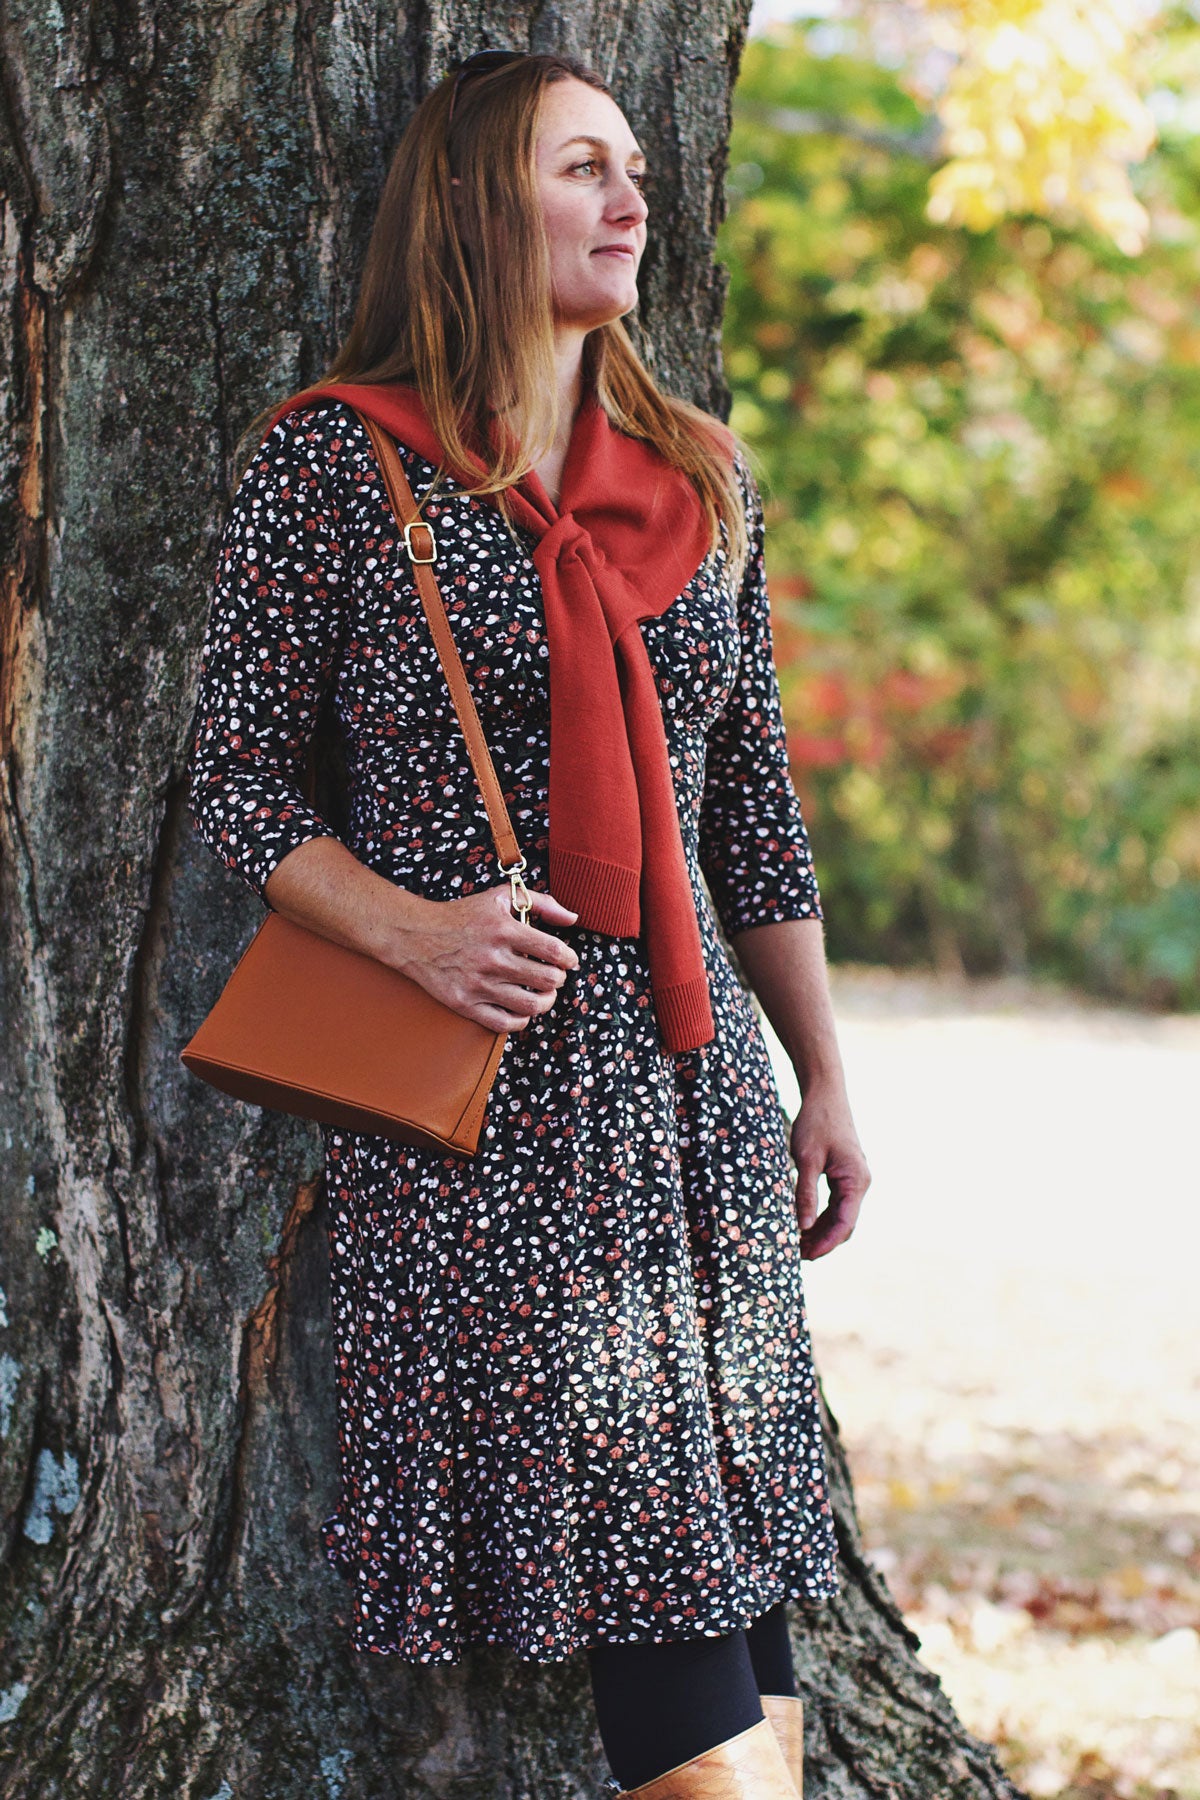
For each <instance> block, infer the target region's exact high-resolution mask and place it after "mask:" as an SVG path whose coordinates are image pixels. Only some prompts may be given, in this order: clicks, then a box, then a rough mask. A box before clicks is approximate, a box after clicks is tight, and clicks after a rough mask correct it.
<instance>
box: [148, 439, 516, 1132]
mask: <svg viewBox="0 0 1200 1800" xmlns="http://www.w3.org/2000/svg"><path fill="white" fill-rule="evenodd" d="M358 417H359V418H360V419H361V420H362V423H363V425H364V426H365V428H366V430H367V433H368V435H369V436H370V439H371V442H372V444H373V445H374V447H375V453H376V455H377V456H378V458H379V464H380V468H381V469H382V471H383V478H384V483H385V486H386V489H387V495H388V499H389V500H390V502H391V506H392V511H393V512H394V513H395V515H396V523H397V525H398V527H399V528H400V531H401V535H402V537H403V540H404V547H405V549H406V550H407V551H408V555H409V559H410V561H411V563H412V566H413V571H414V574H415V576H416V582H417V589H418V592H419V594H420V597H421V604H422V606H423V607H424V609H425V616H426V618H427V619H428V621H429V629H430V631H431V633H432V635H433V641H434V645H435V647H436V649H437V653H438V657H439V660H440V662H441V665H442V668H443V670H444V672H445V675H446V681H447V683H448V685H449V688H450V695H451V699H452V700H453V702H454V710H455V712H456V713H457V714H458V720H459V724H460V725H461V726H462V730H463V735H464V737H465V738H466V741H467V750H468V752H469V754H470V758H471V766H472V768H473V769H474V771H475V778H476V780H477V781H478V783H479V787H480V791H481V793H482V795H483V803H484V806H485V807H486V809H487V816H488V823H489V824H490V826H491V829H492V838H493V842H494V844H495V848H496V857H497V861H498V863H499V865H500V873H501V874H502V875H503V876H505V877H506V878H507V879H508V881H509V882H510V884H511V888H512V909H513V911H514V913H516V914H517V915H518V916H519V917H520V918H522V919H524V920H528V917H529V913H530V910H531V906H530V899H529V894H528V891H527V890H526V887H525V883H524V881H523V879H522V875H523V872H524V869H525V866H526V865H525V858H524V857H523V856H522V855H521V851H520V848H519V846H518V844H517V839H516V835H515V833H514V831H513V828H512V823H511V821H510V819H509V816H508V809H507V807H506V806H505V804H504V796H503V794H502V793H501V791H500V783H499V782H498V781H497V779H496V771H495V769H494V767H493V765H492V759H491V756H490V754H489V752H488V747H487V743H486V740H485V739H484V735H483V728H482V726H481V725H480V723H479V714H478V713H477V711H476V709H475V702H474V700H473V699H472V697H471V690H470V687H469V686H468V684H467V677H466V673H465V671H464V669H463V666H462V661H461V658H460V657H459V654H458V650H457V648H456V646H455V643H454V637H453V634H452V633H451V630H450V622H449V620H448V619H447V617H446V609H445V606H444V605H443V603H442V597H441V594H440V593H439V591H438V585H437V581H436V579H435V577H434V574H433V566H434V564H435V562H436V560H437V544H436V540H435V538H434V534H433V530H432V528H431V527H430V526H429V525H428V524H427V523H426V521H425V520H424V519H422V518H421V517H420V515H419V513H418V511H417V504H416V501H415V499H414V498H413V492H412V489H411V488H410V487H409V484H408V480H407V478H406V476H405V473H404V468H403V465H402V464H401V461H400V457H399V455H398V454H397V451H396V446H395V443H394V442H393V441H392V439H391V438H390V437H389V436H388V434H387V433H386V432H385V431H384V430H382V428H381V427H380V426H378V425H376V424H375V422H374V421H373V420H372V419H367V418H365V417H364V416H363V414H362V413H359V414H358ZM506 1041H507V1034H506V1033H505V1032H502V1031H489V1030H488V1029H487V1027H486V1026H484V1025H477V1024H476V1023H475V1022H474V1020H472V1019H467V1018H464V1017H463V1015H462V1014H461V1013H456V1012H454V1011H452V1010H451V1008H450V1007H448V1006H444V1005H443V1004H442V1003H441V1001H439V1000H435V999H434V997H433V995H432V994H429V993H427V992H426V991H425V989H424V988H423V987H421V986H420V984H419V983H418V982H415V981H413V980H411V979H410V978H409V977H408V976H407V975H402V974H400V973H399V972H398V971H397V970H395V969H390V968H388V967H387V965H386V964H384V963H382V962H379V961H378V960H377V959H376V958H375V957H372V956H367V955H364V954H363V953H361V952H360V951H357V950H348V949H345V948H344V947H343V946H342V945H340V944H335V943H333V942H332V940H331V939H329V938H325V937H321V936H319V935H318V934H317V933H316V932H313V931H309V930H308V929H306V927H304V926H302V925H297V924H296V923H295V922H294V921H293V920H291V919H285V918H284V917H283V916H282V914H280V913H277V912H269V913H268V915H267V917H266V918H265V919H264V920H263V922H262V924H261V925H260V926H259V928H258V930H257V931H256V932H255V934H254V936H253V937H252V938H251V940H250V942H249V944H248V945H247V946H246V949H245V950H244V951H243V953H242V955H241V957H240V958H239V960H238V962H237V964H236V966H235V968H234V970H233V973H232V974H231V975H230V977H229V979H228V981H227V982H226V983H225V986H224V988H223V989H222V991H221V995H220V998H219V999H218V1000H217V1003H216V1005H215V1006H214V1007H213V1009H212V1011H211V1012H210V1013H209V1015H208V1017H207V1018H206V1019H205V1020H204V1023H203V1024H202V1025H201V1026H200V1029H199V1030H198V1031H197V1032H196V1034H195V1036H194V1037H193V1038H192V1039H191V1041H190V1043H188V1045H187V1046H186V1048H185V1049H184V1050H183V1051H182V1053H181V1061H182V1062H183V1063H184V1065H185V1066H186V1067H187V1068H188V1069H190V1070H191V1071H192V1073H193V1074H195V1075H199V1076H200V1077H201V1078H202V1079H203V1080H204V1081H207V1082H210V1083H211V1084H212V1085H213V1086H214V1087H217V1088H220V1089H221V1090H222V1092H223V1093H226V1094H233V1095H235V1096H236V1098H237V1099H239V1100H249V1101H251V1102H252V1103H253V1104H254V1105H256V1106H267V1107H272V1108H274V1109H275V1110H276V1111H279V1112H286V1113H294V1114H296V1115H297V1116H298V1117H300V1118H302V1119H316V1120H318V1121H319V1122H320V1123H322V1124H326V1125H336V1126H341V1127H342V1128H343V1129H345V1130H348V1131H361V1132H369V1133H374V1134H378V1135H379V1136H381V1137H388V1138H394V1139H396V1140H397V1141H398V1142H400V1143H403V1144H418V1145H422V1146H425V1147H426V1148H430V1149H442V1150H450V1151H454V1152H456V1153H457V1154H458V1155H460V1156H472V1155H474V1153H475V1151H476V1150H477V1149H478V1147H479V1134H480V1131H481V1129H482V1127H483V1119H484V1113H485V1110H486V1107H487V1099H488V1094H489V1092H490V1090H491V1086H492V1082H493V1081H494V1079H495V1076H496V1070H497V1068H498V1066H499V1063H500V1057H501V1054H502V1052H503V1050H504V1045H505V1042H506Z"/></svg>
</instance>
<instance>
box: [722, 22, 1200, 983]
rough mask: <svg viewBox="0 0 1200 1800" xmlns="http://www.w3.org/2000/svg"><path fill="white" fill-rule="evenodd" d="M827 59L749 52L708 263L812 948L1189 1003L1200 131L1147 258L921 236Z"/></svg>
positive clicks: (811, 39)
mask: <svg viewBox="0 0 1200 1800" xmlns="http://www.w3.org/2000/svg"><path fill="white" fill-rule="evenodd" d="M826 37H827V33H825V32H815V31H814V32H812V33H811V34H810V33H809V32H808V30H807V29H806V27H805V26H804V25H803V24H801V25H799V26H797V27H796V28H795V29H794V30H793V31H792V33H791V34H790V36H789V37H788V38H787V40H786V41H784V40H781V39H779V38H775V39H772V40H771V41H769V42H768V41H765V40H752V41H751V42H750V44H749V45H748V46H747V51H746V57H745V62H744V65H743V72H742V75H741V78H740V81H739V84H738V88H737V90H736V93H735V127H734V134H733V140H732V145H731V156H730V210H729V216H728V218H727V221H726V223H725V226H724V227H723V231H722V237H721V246H720V248H721V254H722V257H723V260H725V261H726V263H727V264H728V265H729V267H730V271H731V288H730V297H729V306H728V310H727V322H726V338H725V343H726V368H727V372H728V376H729V380H730V384H731V387H732V389H733V394H734V407H733V413H732V423H733V424H734V426H735V427H736V428H737V429H738V430H739V431H740V432H741V433H742V434H743V435H744V437H745V438H746V439H747V441H748V442H749V443H750V445H751V447H752V449H753V451H754V453H755V455H756V458H757V462H758V472H759V475H760V479H761V481H762V483H763V488H764V498H765V500H766V503H767V516H768V523H769V532H768V544H769V572H770V578H771V588H772V600H773V608H774V617H775V629H776V650H777V656H778V660H779V664H780V672H781V678H782V681H783V686H784V699H785V707H786V710H787V715H788V722H789V731H790V736H791V745H792V752H793V764H794V770H795V775H796V780H797V784H798V786H799V788H800V791H801V794H802V796H803V798H804V799H805V801H806V803H807V806H808V811H809V817H810V821H811V824H812V828H813V838H814V846H815V851H816V855H817V861H818V869H819V872H820V874H821V876H822V890H823V894H824V897H825V901H826V910H827V917H828V935H829V943H830V950H831V954H832V955H834V956H835V957H860V958H867V959H872V960H889V961H913V960H925V959H932V960H933V961H935V962H937V963H938V964H940V965H942V966H951V967H954V966H965V967H966V968H968V969H972V970H989V969H997V968H1004V969H1012V970H1020V969H1027V968H1035V969H1044V970H1046V971H1048V972H1053V973H1055V974H1057V975H1059V976H1063V977H1066V978H1068V979H1071V980H1076V981H1081V982H1083V983H1085V984H1088V985H1090V986H1093V987H1095V988H1097V989H1099V990H1102V991H1106V992H1110V993H1114V994H1121V995H1125V996H1128V997H1130V998H1136V999H1140V1000H1146V1001H1150V1002H1152V1003H1159V1004H1175V1005H1196V1004H1200V708H1198V706H1197V701H1198V700H1200V529H1198V519H1200V319H1198V317H1197V311H1196V295H1197V292H1198V289H1200V282H1198V277H1200V235H1198V231H1197V227H1198V225H1200V140H1198V139H1197V138H1195V137H1193V136H1190V135H1188V134H1186V133H1184V132H1183V131H1182V130H1180V131H1179V132H1177V133H1175V132H1172V131H1171V130H1169V129H1168V130H1164V133H1163V139H1162V142H1161V143H1160V145H1159V146H1158V148H1157V149H1156V150H1155V152H1154V153H1153V155H1152V156H1151V157H1150V158H1149V159H1148V160H1147V161H1146V162H1145V163H1144V164H1143V165H1141V166H1140V167H1139V168H1138V169H1137V170H1136V171H1135V175H1136V185H1137V190H1138V194H1139V198H1140V199H1141V200H1142V201H1143V203H1144V204H1145V205H1146V206H1147V207H1148V209H1149V211H1150V215H1151V218H1152V220H1153V222H1154V230H1153V236H1152V240H1151V243H1150V246H1149V247H1148V249H1147V250H1146V251H1145V252H1144V253H1143V254H1141V255H1140V256H1138V257H1136V258H1130V257H1127V256H1125V255H1123V254H1122V253H1121V252H1120V251H1118V250H1117V249H1115V248H1114V247H1113V246H1112V244H1111V243H1108V242H1106V241H1105V240H1104V239H1103V238H1101V237H1099V236H1094V235H1089V234H1088V233H1087V232H1085V231H1071V230H1066V229H1062V228H1061V227H1058V226H1055V225H1054V224H1052V223H1050V222H1048V221H1046V220H1043V219H1039V218H1036V217H1033V216H1026V217H1021V218H1013V219H1009V220H1006V221H1003V222H1002V223H1001V224H999V225H998V226H996V227H994V228H992V229H991V230H989V231H986V232H979V233H973V232H968V231H965V230H962V229H953V228H947V227H943V226H939V225H935V224H932V223H931V222H930V221H929V219H928V217H927V216H926V212H925V206H926V201H927V197H928V187H929V180H930V177H931V174H932V172H933V168H934V165H933V164H932V163H931V162H930V161H929V160H927V157H926V155H925V154H924V152H923V149H922V145H923V143H926V142H928V137H926V138H925V139H922V137H921V136H919V135H918V134H919V133H920V132H921V128H922V126H923V125H924V124H925V121H924V119H923V118H922V116H921V114H920V113H919V111H918V109H917V108H916V106H915V105H914V103H913V101H912V100H910V99H909V98H908V97H907V96H906V94H905V93H904V92H903V91H902V88H901V87H900V85H899V82H898V79H897V76H896V73H895V72H894V71H892V70H890V69H885V68H881V67H880V66H878V64H877V63H876V62H873V61H872V60H871V58H870V57H869V55H867V54H866V52H865V51H863V52H859V53H855V54H852V53H850V52H849V51H847V50H844V49H843V50H841V51H840V52H839V53H836V54H830V55H818V54H816V53H815V52H814V49H813V47H812V45H813V43H815V42H821V41H823V40H824V39H825V38H826ZM1198 40H1200V28H1198V27H1197V26H1196V24H1195V23H1194V22H1193V21H1191V20H1190V18H1189V16H1188V15H1187V14H1181V15H1180V17H1179V18H1178V20H1176V21H1175V22H1174V23H1173V24H1172V25H1170V26H1169V27H1167V28H1164V31H1163V34H1162V39H1161V62H1162V68H1161V70H1160V71H1159V77H1160V85H1161V88H1162V89H1163V91H1164V92H1165V91H1169V89H1170V86H1171V70H1172V67H1175V66H1182V64H1183V63H1184V61H1185V60H1186V55H1187V54H1188V53H1190V54H1191V55H1192V56H1194V55H1195V53H1196V47H1197V41H1198ZM1173 58H1174V59H1177V60H1176V61H1174V62H1173ZM784 108H786V109H788V111H789V113H790V114H791V115H792V116H791V119H790V120H789V121H788V123H789V124H790V125H791V127H792V128H791V129H783V128H780V126H779V125H778V123H774V122H772V113H773V112H775V111H776V110H777V109H784ZM796 114H799V115H800V122H801V124H805V123H806V122H807V126H808V128H806V129H801V130H796V129H794V126H795V123H796V119H795V115H796ZM816 115H820V116H819V117H817V116H816ZM829 115H837V116H838V118H839V119H841V120H844V121H845V122H846V124H845V128H832V127H831V126H830V123H829ZM883 138H886V140H887V141H886V142H884V141H881V140H882V139H883ZM912 140H915V141H912Z"/></svg>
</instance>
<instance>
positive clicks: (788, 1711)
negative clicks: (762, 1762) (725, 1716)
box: [759, 1694, 804, 1796]
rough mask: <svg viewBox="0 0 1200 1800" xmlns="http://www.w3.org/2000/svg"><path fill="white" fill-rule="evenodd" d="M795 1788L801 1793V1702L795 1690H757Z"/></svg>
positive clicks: (802, 1716) (802, 1715) (802, 1742)
mask: <svg viewBox="0 0 1200 1800" xmlns="http://www.w3.org/2000/svg"><path fill="white" fill-rule="evenodd" d="M759 1699H760V1700H761V1701H762V1709H763V1712H764V1713H765V1714H766V1716H767V1718H768V1719H769V1721H770V1723H771V1728H772V1730H773V1731H774V1733H775V1736H776V1737H777V1738H778V1739H779V1748H780V1749H781V1750H782V1751H783V1760H784V1762H785V1763H786V1764H787V1766H788V1773H789V1774H790V1775H791V1778H792V1780H793V1782H794V1783H795V1784H796V1792H797V1793H798V1794H800V1795H801V1796H803V1794H804V1702H803V1700H801V1699H800V1698H799V1697H798V1696H797V1695H795V1694H760V1695H759Z"/></svg>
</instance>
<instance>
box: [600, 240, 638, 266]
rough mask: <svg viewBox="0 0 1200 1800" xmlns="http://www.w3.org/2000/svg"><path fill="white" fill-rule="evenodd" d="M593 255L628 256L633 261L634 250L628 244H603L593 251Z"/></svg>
mask: <svg viewBox="0 0 1200 1800" xmlns="http://www.w3.org/2000/svg"><path fill="white" fill-rule="evenodd" d="M592 255H593V256H627V257H628V258H629V260H630V262H632V261H633V251H632V250H631V249H630V247H629V245H628V244H601V245H600V247H599V248H598V249H596V250H593V251H592Z"/></svg>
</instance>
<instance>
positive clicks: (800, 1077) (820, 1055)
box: [788, 1043, 846, 1100]
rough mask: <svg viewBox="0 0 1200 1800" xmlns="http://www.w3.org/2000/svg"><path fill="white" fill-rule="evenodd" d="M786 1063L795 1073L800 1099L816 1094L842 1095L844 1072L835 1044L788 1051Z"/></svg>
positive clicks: (806, 1046) (805, 1046)
mask: <svg viewBox="0 0 1200 1800" xmlns="http://www.w3.org/2000/svg"><path fill="white" fill-rule="evenodd" d="M788 1061H789V1062H790V1063H791V1065H792V1068H793V1069H794V1071H795V1075H796V1082H797V1085H798V1086H799V1089H800V1097H801V1099H804V1100H807V1099H808V1098H809V1097H810V1095H816V1094H844V1093H845V1092H846V1071H845V1069H844V1068H843V1066H842V1059H841V1056H840V1055H839V1053H838V1048H837V1045H836V1043H835V1044H832V1045H822V1046H820V1047H819V1048H816V1049H814V1048H813V1047H812V1046H811V1045H802V1046H800V1047H798V1048H796V1049H791V1050H789V1051H788Z"/></svg>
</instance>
